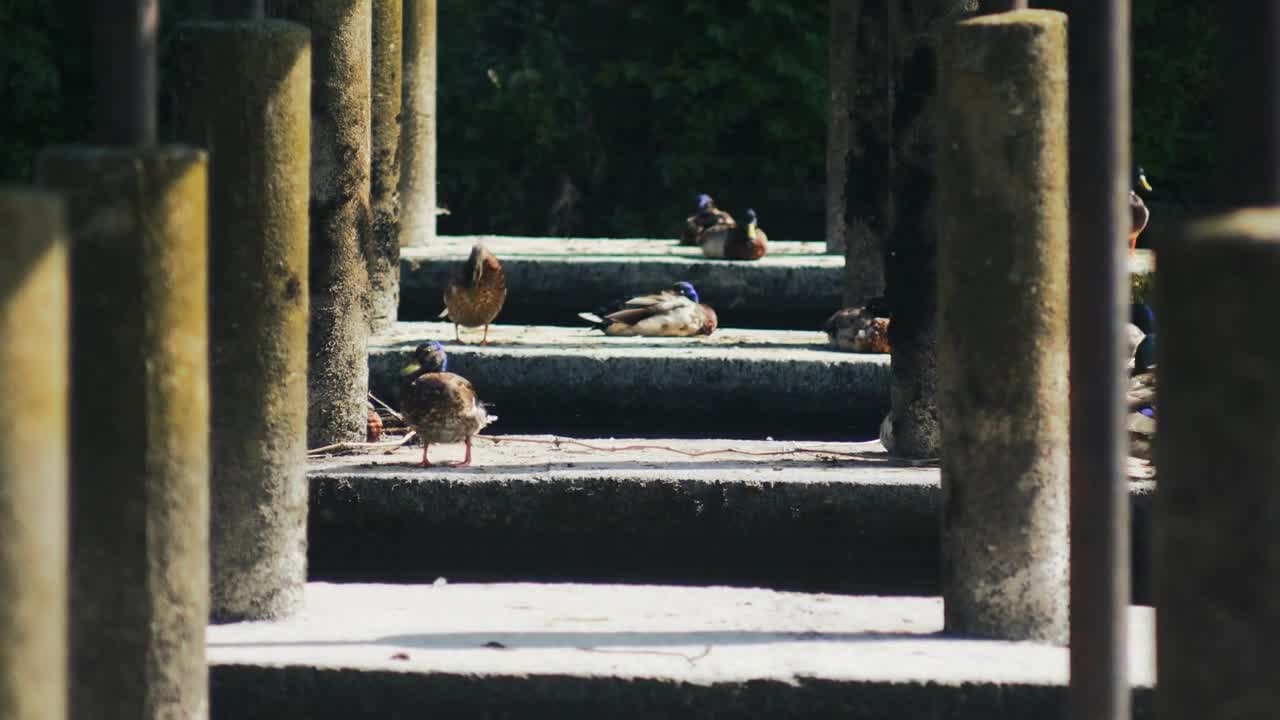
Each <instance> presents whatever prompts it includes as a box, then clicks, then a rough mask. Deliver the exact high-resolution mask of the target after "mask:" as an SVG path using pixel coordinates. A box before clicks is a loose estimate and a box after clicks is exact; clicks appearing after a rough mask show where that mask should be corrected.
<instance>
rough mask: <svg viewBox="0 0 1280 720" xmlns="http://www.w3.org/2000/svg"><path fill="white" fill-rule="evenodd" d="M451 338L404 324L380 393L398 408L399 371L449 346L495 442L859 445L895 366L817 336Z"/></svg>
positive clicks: (387, 343)
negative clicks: (584, 438) (622, 438)
mask: <svg viewBox="0 0 1280 720" xmlns="http://www.w3.org/2000/svg"><path fill="white" fill-rule="evenodd" d="M463 333H464V336H463V339H464V340H467V341H469V342H472V343H478V341H479V340H480V337H481V333H480V331H468V330H465V329H464V330H463ZM453 336H454V329H453V326H452V325H450V324H446V323H398V324H397V325H396V327H394V328H393V329H392V330H391V331H389V332H388V333H386V334H384V335H381V336H378V337H376V338H374V339H373V341H372V343H371V346H370V356H369V382H370V386H371V388H372V389H373V392H374V393H375V394H376V395H377V396H378V397H379V398H381V399H383V400H386V401H387V402H389V403H392V404H393V405H396V406H398V402H397V398H398V395H399V372H400V370H401V368H403V367H404V365H405V364H406V363H407V362H408V361H409V359H410V357H411V354H412V351H413V348H414V347H415V346H416V345H417V344H418V343H419V342H422V341H424V340H429V339H434V340H440V341H442V342H445V343H446V350H447V351H448V353H449V369H450V371H452V372H457V373H459V374H461V375H464V376H466V377H467V378H468V379H470V380H471V382H472V383H473V384H474V385H475V386H476V390H477V392H478V393H479V394H480V397H481V399H483V400H484V401H486V402H489V403H492V404H493V405H494V408H493V412H494V413H495V414H497V415H498V417H499V418H500V419H499V421H498V422H497V423H496V424H495V425H493V426H492V428H491V429H492V431H493V432H498V433H512V432H554V433H560V434H583V433H585V434H587V435H588V436H593V437H599V436H607V435H630V436H634V435H646V434H647V435H656V436H659V437H670V436H673V435H676V436H679V435H693V436H704V437H705V436H707V435H713V436H714V435H720V434H727V435H730V436H739V437H755V438H761V439H762V438H765V437H767V436H772V437H775V438H783V437H806V436H807V437H814V436H817V437H824V438H842V439H853V438H858V439H863V438H868V437H872V436H874V435H875V433H876V431H877V428H878V427H879V423H880V420H881V419H882V418H883V417H884V414H885V413H886V412H888V408H889V386H890V373H889V356H888V355H859V354H853V353H844V352H836V351H834V350H830V349H828V347H827V345H826V335H824V334H823V333H821V332H818V331H810V332H804V331H785V330H737V329H724V330H720V331H717V332H716V333H715V334H714V335H712V336H710V337H701V338H616V337H605V336H604V335H602V334H601V333H600V332H598V331H593V330H590V329H589V328H587V327H586V326H585V323H584V324H583V326H582V327H579V328H565V327H547V326H509V325H499V326H494V327H491V328H490V329H489V340H490V342H491V345H488V346H480V345H478V344H471V345H459V344H456V343H454V342H453Z"/></svg>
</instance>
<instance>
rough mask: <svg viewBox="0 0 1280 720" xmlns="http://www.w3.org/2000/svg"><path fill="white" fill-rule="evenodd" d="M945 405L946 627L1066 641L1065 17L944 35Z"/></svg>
mask: <svg viewBox="0 0 1280 720" xmlns="http://www.w3.org/2000/svg"><path fill="white" fill-rule="evenodd" d="M938 65H939V91H938V100H939V106H938V111H939V114H940V116H941V117H945V118H946V122H945V123H943V124H941V126H940V127H939V136H938V216H939V223H940V241H939V246H938V268H939V273H938V302H939V321H938V361H939V362H938V366H939V378H938V380H939V382H938V404H939V409H940V411H941V414H942V420H943V423H942V487H943V493H944V502H943V507H944V509H943V513H942V534H943V542H942V548H943V596H944V597H945V598H946V623H947V630H948V631H949V632H955V633H958V634H964V635H980V636H985V637H995V638H1003V639H1009V640H1043V641H1050V642H1058V643H1064V642H1066V640H1067V615H1068V613H1067V607H1068V592H1067V587H1068V585H1067V580H1068V578H1067V567H1068V564H1067V517H1068V512H1067V500H1068V474H1069V473H1068V447H1069V438H1068V423H1067V418H1068V416H1069V403H1068V393H1067V356H1068V349H1067V337H1068V334H1067V309H1068V298H1067V241H1068V221H1067V22H1066V15H1064V14H1062V13H1058V12H1052V11H1048V10H1022V11H1015V12H1005V13H1000V14H996V15H988V16H985V17H981V18H976V19H972V20H967V21H964V22H961V23H959V24H958V25H957V26H956V27H955V28H954V29H953V30H951V31H950V32H948V33H947V34H946V35H944V37H943V42H942V45H941V48H940V55H939V63H938Z"/></svg>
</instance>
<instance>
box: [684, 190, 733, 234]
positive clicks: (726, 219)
mask: <svg viewBox="0 0 1280 720" xmlns="http://www.w3.org/2000/svg"><path fill="white" fill-rule="evenodd" d="M697 200H698V210H697V212H695V213H694V214H692V215H690V216H689V217H687V218H685V221H684V227H682V228H680V244H681V245H697V244H698V239H699V237H701V235H702V233H703V231H704V230H706V229H707V228H712V227H715V226H717V225H727V226H729V227H732V226H734V225H736V224H737V223H735V222H734V221H733V216H732V215H730V214H729V213H727V212H725V211H723V210H721V209H720V208H718V207H716V201H715V200H712V199H711V196H710V195H707V194H706V193H702V194H700V195H698V198H697Z"/></svg>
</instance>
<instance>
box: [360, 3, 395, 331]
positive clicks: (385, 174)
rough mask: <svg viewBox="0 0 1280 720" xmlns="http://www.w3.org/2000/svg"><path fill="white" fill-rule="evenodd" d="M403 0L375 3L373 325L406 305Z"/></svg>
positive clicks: (369, 252) (382, 324) (385, 324)
mask: <svg viewBox="0 0 1280 720" xmlns="http://www.w3.org/2000/svg"><path fill="white" fill-rule="evenodd" d="M403 7H404V6H403V4H402V0H374V3H373V89H372V93H373V160H372V171H371V172H372V176H371V182H370V187H371V202H372V203H373V232H372V233H371V234H370V236H369V238H370V242H369V244H368V246H367V248H366V250H365V255H366V260H367V262H368V264H369V329H370V331H372V332H375V333H376V332H380V331H382V330H385V329H387V328H389V327H391V325H392V324H394V323H395V321H396V310H397V309H398V308H399V305H400V94H401V89H402V84H403V78H404V74H403V68H404V60H403V58H402V52H401V50H402V45H401V39H402V38H403V32H404V14H403Z"/></svg>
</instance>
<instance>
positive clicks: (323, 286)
mask: <svg viewBox="0 0 1280 720" xmlns="http://www.w3.org/2000/svg"><path fill="white" fill-rule="evenodd" d="M278 4H279V5H280V6H281V7H280V8H279V12H278V13H277V14H278V15H279V16H281V17H285V18H289V19H291V20H296V21H298V22H300V23H302V24H303V25H306V26H307V27H309V28H311V46H312V53H311V258H310V278H311V279H310V285H311V287H310V295H311V300H310V302H311V327H310V332H309V335H308V337H309V339H308V345H309V353H310V357H309V363H308V366H307V444H308V445H309V446H311V447H318V446H321V445H329V444H331V443H336V442H349V441H358V440H362V439H364V436H365V425H366V423H367V421H368V412H367V408H366V403H367V402H368V400H367V398H368V394H369V364H368V357H367V355H368V347H369V321H368V317H367V310H368V306H367V304H366V297H367V295H368V293H369V269H368V265H367V264H366V262H365V254H364V253H365V248H366V247H367V244H368V242H369V233H370V231H371V222H372V216H371V212H372V209H371V208H370V206H369V162H370V161H369V152H370V150H369V143H370V135H369V119H370V112H371V110H370V102H371V95H370V89H369V84H370V81H371V80H370V79H371V73H372V65H371V62H370V48H371V42H372V40H371V37H370V33H371V23H372V15H371V11H372V0H282V1H281V2H279V3H278Z"/></svg>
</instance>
